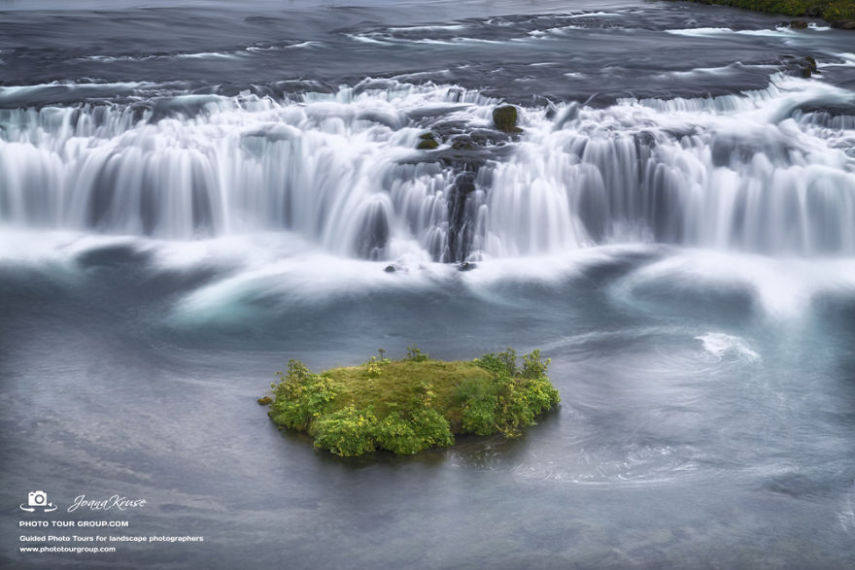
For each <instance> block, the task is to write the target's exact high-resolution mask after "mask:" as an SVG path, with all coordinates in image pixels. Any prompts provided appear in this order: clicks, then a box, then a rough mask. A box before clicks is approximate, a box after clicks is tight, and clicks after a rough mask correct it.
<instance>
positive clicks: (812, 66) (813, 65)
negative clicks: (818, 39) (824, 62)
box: [805, 55, 817, 73]
mask: <svg viewBox="0 0 855 570" xmlns="http://www.w3.org/2000/svg"><path fill="white" fill-rule="evenodd" d="M805 61H806V62H807V63H808V65H809V66H810V70H811V71H813V72H814V73H816V71H817V69H816V60H815V59H814V58H813V57H811V56H809V55H808V56H805Z"/></svg>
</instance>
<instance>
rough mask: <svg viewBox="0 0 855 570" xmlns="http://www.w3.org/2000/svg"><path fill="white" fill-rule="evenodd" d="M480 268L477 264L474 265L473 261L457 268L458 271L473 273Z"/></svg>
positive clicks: (465, 262)
mask: <svg viewBox="0 0 855 570" xmlns="http://www.w3.org/2000/svg"><path fill="white" fill-rule="evenodd" d="M477 267H478V264H477V263H472V262H471V261H464V262H463V263H461V264H460V265H458V266H457V270H458V271H472V270H473V269H476V268H477Z"/></svg>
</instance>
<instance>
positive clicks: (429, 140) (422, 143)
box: [416, 133, 439, 150]
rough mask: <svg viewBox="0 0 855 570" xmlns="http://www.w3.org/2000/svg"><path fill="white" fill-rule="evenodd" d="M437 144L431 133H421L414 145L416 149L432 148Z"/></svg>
mask: <svg viewBox="0 0 855 570" xmlns="http://www.w3.org/2000/svg"><path fill="white" fill-rule="evenodd" d="M438 146H439V142H437V140H436V138H435V137H434V135H433V133H423V134H421V135H419V144H417V145H416V148H417V149H418V150H433V149H435V148H437V147H438Z"/></svg>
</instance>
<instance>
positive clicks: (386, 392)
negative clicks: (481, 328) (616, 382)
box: [269, 346, 559, 456]
mask: <svg viewBox="0 0 855 570" xmlns="http://www.w3.org/2000/svg"><path fill="white" fill-rule="evenodd" d="M548 365H549V360H543V359H541V357H540V351H534V352H532V353H531V354H528V355H526V356H524V357H523V363H522V366H521V367H520V366H518V365H517V358H516V353H515V352H514V351H513V350H511V349H508V350H507V351H506V352H502V353H499V354H486V355H484V356H483V357H481V358H480V359H476V360H474V361H471V362H466V361H454V362H446V361H441V360H432V359H430V358H429V357H428V355H427V354H424V353H422V352H421V351H420V350H419V349H418V348H416V347H415V346H411V347H409V348H408V350H407V357H405V358H404V359H402V360H395V361H392V360H389V359H387V358H384V357H383V354H381V356H380V359H377V358H376V357H372V358H371V359H370V360H369V361H368V362H366V363H365V364H363V365H360V366H348V367H340V368H333V369H330V370H327V371H325V372H322V373H321V374H313V373H311V372H310V371H309V370H308V369H307V368H306V367H305V366H304V365H303V364H302V363H300V362H299V361H296V360H292V361H291V362H290V363H289V367H288V373H287V374H283V373H281V372H278V373H277V375H278V376H279V378H280V382H279V383H278V384H277V385H275V388H274V396H275V399H274V401H273V403H272V404H271V406H270V412H269V414H270V417H271V419H272V420H273V421H274V422H275V423H276V424H277V425H279V426H280V427H285V428H288V429H293V430H296V431H301V432H306V433H308V434H309V435H311V436H313V437H314V438H315V446H316V447H318V448H321V449H326V450H328V451H331V452H332V453H335V454H337V455H343V456H351V455H362V454H365V453H370V452H372V451H375V450H376V449H385V450H387V451H391V452H392V453H397V454H413V453H418V452H419V451H422V450H424V449H427V448H430V447H447V446H449V445H452V444H453V443H454V434H469V433H471V434H477V435H490V434H494V433H502V434H504V435H505V436H508V437H513V436H517V435H519V434H520V433H521V429H522V428H524V427H526V426H530V425H533V424H534V423H535V419H536V418H537V416H539V415H540V414H542V413H544V412H546V411H548V410H549V409H550V408H552V407H554V406H555V405H556V404H558V402H559V396H558V391H557V390H556V389H555V388H554V387H553V386H552V384H551V383H550V382H549V379H548V378H547V376H546V370H547V367H548Z"/></svg>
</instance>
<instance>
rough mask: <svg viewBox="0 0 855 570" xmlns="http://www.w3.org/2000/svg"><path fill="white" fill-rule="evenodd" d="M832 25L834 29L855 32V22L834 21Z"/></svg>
mask: <svg viewBox="0 0 855 570" xmlns="http://www.w3.org/2000/svg"><path fill="white" fill-rule="evenodd" d="M830 23H831V27H832V28H837V29H840V30H855V20H834V21H833V22H830Z"/></svg>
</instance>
